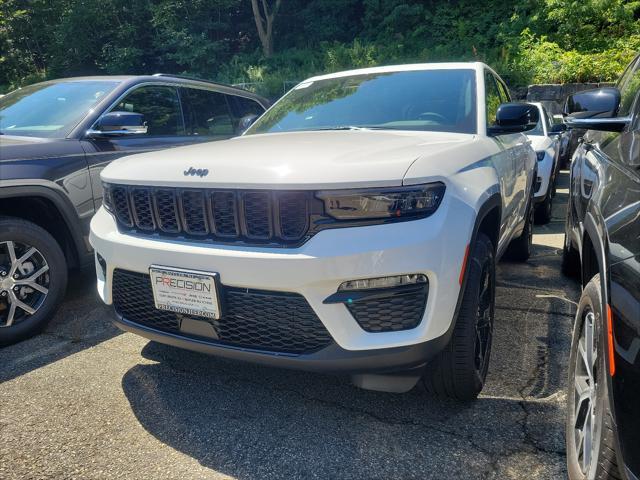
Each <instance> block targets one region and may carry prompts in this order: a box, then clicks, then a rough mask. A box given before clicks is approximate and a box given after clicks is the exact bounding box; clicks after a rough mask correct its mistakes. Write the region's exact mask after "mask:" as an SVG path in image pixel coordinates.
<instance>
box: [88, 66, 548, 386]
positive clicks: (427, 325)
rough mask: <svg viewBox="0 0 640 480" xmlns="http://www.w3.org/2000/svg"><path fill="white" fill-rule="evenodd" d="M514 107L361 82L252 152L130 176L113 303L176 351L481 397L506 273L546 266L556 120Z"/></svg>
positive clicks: (330, 89) (110, 229) (117, 210)
mask: <svg viewBox="0 0 640 480" xmlns="http://www.w3.org/2000/svg"><path fill="white" fill-rule="evenodd" d="M505 102H509V94H508V90H507V88H506V87H505V85H504V83H503V82H502V80H500V78H499V77H498V76H497V75H496V74H495V73H494V72H493V71H492V70H491V69H489V68H488V67H487V66H486V65H483V64H481V63H451V64H446V63H443V64H420V65H402V66H393V67H381V68H368V69H363V70H355V71H349V72H341V73H335V74H331V75H324V76H319V77H313V78H310V79H308V80H306V81H304V82H302V83H300V84H299V85H297V86H296V87H295V88H293V89H292V90H291V91H290V92H289V93H288V94H287V95H285V96H284V97H283V98H282V99H281V100H280V101H278V102H277V103H276V104H275V105H274V106H273V107H271V108H270V109H269V110H268V111H267V112H266V113H265V114H264V115H262V116H261V117H260V118H259V119H258V120H257V121H256V122H255V123H254V124H253V125H252V126H251V127H250V129H249V130H248V131H247V132H246V133H245V134H244V135H243V136H241V137H238V138H234V139H232V140H227V141H222V142H216V143H208V144H198V145H193V146H187V147H180V148H176V149H171V150H166V151H162V152H153V153H143V154H139V155H135V156H132V157H129V158H126V159H121V160H117V161H115V162H113V163H112V164H111V165H109V166H108V167H107V168H105V169H104V171H103V172H102V180H103V183H104V191H105V193H104V207H103V208H101V209H100V210H99V212H98V213H97V215H96V216H95V217H94V218H93V221H92V223H91V244H92V245H93V247H94V248H95V250H96V269H97V274H98V291H99V293H100V296H101V297H102V299H103V300H104V301H105V302H106V303H107V304H112V305H113V306H114V308H115V313H116V323H117V325H118V326H119V327H120V328H122V329H124V330H127V331H131V332H134V333H137V334H139V335H142V336H144V337H147V338H149V339H152V340H155V341H157V342H163V343H168V344H171V345H174V346H178V347H183V348H187V349H190V350H197V351H200V352H206V353H211V354H214V355H218V356H221V357H226V358H231V359H241V360H249V361H253V362H260V363H263V364H268V365H274V366H280V367H291V368H300V369H307V370H316V371H328V372H335V373H346V374H349V375H351V377H352V379H353V381H354V382H355V383H356V384H357V385H359V386H361V387H363V388H369V389H376V390H385V391H397V392H401V391H407V390H409V389H411V388H412V387H413V386H414V385H415V384H416V382H417V381H418V380H419V379H420V378H423V379H424V380H425V385H426V386H427V388H428V389H429V390H430V391H433V392H435V393H437V394H440V395H446V396H450V397H455V398H458V399H472V398H475V397H476V396H477V395H478V393H479V392H480V390H481V389H482V386H483V383H484V380H485V377H486V373H487V367H488V361H489V353H490V349H491V338H492V328H493V316H494V296H495V294H494V292H495V263H496V261H497V259H498V258H500V256H501V255H502V254H503V253H504V252H505V250H506V249H507V247H508V246H509V244H511V250H512V254H513V256H514V257H515V258H518V259H520V260H526V259H527V258H528V256H529V252H530V248H531V225H532V206H531V199H532V186H533V184H534V182H535V178H536V177H535V168H536V156H535V153H534V151H533V150H532V148H531V146H530V145H529V142H528V140H527V138H526V136H525V135H523V134H522V133H520V132H523V131H526V130H527V129H529V128H533V127H534V126H535V125H536V123H537V121H538V113H537V109H536V108H535V107H533V106H531V105H528V104H512V103H506V104H505ZM501 103H502V104H503V105H500V104H501ZM212 108H214V106H212ZM225 119H226V117H225V116H224V114H223V113H220V112H214V111H212V112H211V119H210V122H211V128H212V129H215V128H216V123H218V122H224V121H225Z"/></svg>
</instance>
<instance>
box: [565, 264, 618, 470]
mask: <svg viewBox="0 0 640 480" xmlns="http://www.w3.org/2000/svg"><path fill="white" fill-rule="evenodd" d="M605 322H606V316H605V314H604V311H603V302H602V294H601V290H600V275H596V276H595V277H594V278H592V279H591V281H590V282H589V283H588V284H587V286H586V288H585V289H584V290H583V292H582V297H581V298H580V303H579V304H578V313H577V315H576V321H575V324H574V329H573V339H572V342H571V355H570V357H569V386H568V389H567V407H568V415H567V419H566V432H565V433H566V438H567V470H568V472H569V478H570V479H571V480H586V479H588V478H595V479H599V480H604V479H619V478H620V474H619V473H618V468H617V466H616V453H615V447H614V430H613V428H614V427H613V423H612V421H611V410H610V402H609V395H608V391H607V385H606V382H607V374H608V373H607V368H606V362H605V348H604V335H602V329H603V328H606V323H605Z"/></svg>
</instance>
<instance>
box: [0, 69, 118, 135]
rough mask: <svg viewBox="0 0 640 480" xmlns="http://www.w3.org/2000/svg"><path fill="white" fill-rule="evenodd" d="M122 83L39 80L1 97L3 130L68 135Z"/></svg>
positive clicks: (1, 129) (0, 117) (0, 129)
mask: <svg viewBox="0 0 640 480" xmlns="http://www.w3.org/2000/svg"><path fill="white" fill-rule="evenodd" d="M116 85H118V82H116V81H105V80H90V81H85V80H83V81H75V82H74V81H71V82H57V83H39V84H36V85H30V86H28V87H24V88H21V89H19V90H15V91H13V92H11V93H9V94H8V95H5V96H4V97H2V98H0V133H2V134H5V135H22V136H30V137H47V138H64V137H66V136H67V135H68V134H69V133H70V132H71V130H73V128H74V127H75V126H76V125H77V124H78V122H80V120H82V119H83V118H84V116H85V115H86V114H87V113H89V111H90V110H91V109H92V108H93V107H94V106H95V105H96V104H97V103H98V102H99V101H100V100H102V98H103V97H104V96H105V95H107V94H108V93H109V92H111V91H112V90H113V89H114V88H115V87H116Z"/></svg>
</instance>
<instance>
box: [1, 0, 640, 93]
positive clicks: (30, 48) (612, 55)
mask: <svg viewBox="0 0 640 480" xmlns="http://www.w3.org/2000/svg"><path fill="white" fill-rule="evenodd" d="M271 3H273V2H271ZM639 19H640V1H628V0H512V1H503V0H282V4H281V6H280V8H279V10H278V12H277V16H276V17H275V19H274V31H273V49H274V53H273V54H272V55H270V56H269V57H268V58H267V57H265V54H264V50H263V48H262V46H261V43H260V39H259V38H258V34H257V29H256V23H255V21H254V16H253V13H252V9H251V1H250V0H0V91H6V90H8V89H11V88H14V87H16V86H19V85H24V84H28V83H32V82H34V81H38V80H41V79H45V78H55V77H61V76H74V75H85V74H99V73H103V74H124V73H150V72H168V73H183V74H192V75H197V76H202V77H205V78H212V79H217V80H220V81H225V82H230V83H247V84H249V85H248V86H249V87H250V88H255V89H257V90H259V91H260V92H261V93H264V94H267V95H270V96H277V95H279V94H280V93H282V91H283V90H284V89H286V88H288V87H289V86H291V83H293V82H295V81H298V80H301V79H302V78H304V77H307V76H309V75H311V74H315V73H318V72H326V71H333V70H339V69H344V68H352V67H362V66H369V65H378V64H388V63H400V62H416V61H440V60H473V59H479V60H483V61H486V62H487V63H489V64H491V65H493V66H494V67H495V68H496V69H497V70H498V71H499V72H500V73H501V74H502V75H504V77H505V78H506V79H507V80H508V81H509V82H510V83H511V84H512V85H526V84H528V83H534V82H535V83H555V82H573V81H578V82H582V81H611V80H614V79H615V78H616V77H617V76H618V75H619V74H620V72H621V70H622V68H623V67H624V65H625V64H626V63H627V62H628V61H629V59H630V58H631V57H632V56H633V54H634V53H635V52H636V51H638V50H640V20H639Z"/></svg>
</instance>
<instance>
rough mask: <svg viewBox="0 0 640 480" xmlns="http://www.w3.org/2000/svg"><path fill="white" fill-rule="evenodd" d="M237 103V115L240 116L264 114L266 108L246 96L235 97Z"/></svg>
mask: <svg viewBox="0 0 640 480" xmlns="http://www.w3.org/2000/svg"><path fill="white" fill-rule="evenodd" d="M233 99H234V100H235V104H236V109H235V110H236V115H237V117H238V118H242V117H245V116H247V115H258V116H259V115H262V114H263V113H264V108H263V107H262V105H260V104H259V103H258V102H256V101H255V100H251V99H250V98H245V97H233Z"/></svg>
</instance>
